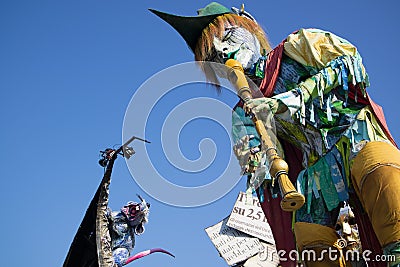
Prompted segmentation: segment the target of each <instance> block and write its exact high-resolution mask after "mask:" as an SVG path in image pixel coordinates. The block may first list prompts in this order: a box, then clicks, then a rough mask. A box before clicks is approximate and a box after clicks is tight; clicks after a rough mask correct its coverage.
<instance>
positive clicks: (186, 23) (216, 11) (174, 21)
mask: <svg viewBox="0 0 400 267" xmlns="http://www.w3.org/2000/svg"><path fill="white" fill-rule="evenodd" d="M149 10H150V11H151V12H153V13H154V14H156V15H157V16H159V17H160V18H162V19H163V20H165V21H166V22H167V23H168V24H169V25H171V26H172V27H173V28H174V29H175V30H176V31H177V32H178V33H179V34H180V35H181V36H182V37H183V39H184V40H185V41H186V43H187V45H188V46H189V47H190V49H191V50H192V51H194V50H195V48H196V44H197V40H198V39H199V37H200V36H201V33H202V31H203V30H204V28H206V27H207V26H208V24H210V23H211V22H212V21H213V20H214V19H215V18H216V17H218V16H221V15H223V14H227V13H233V12H232V11H231V10H230V9H229V8H226V7H224V6H223V5H221V4H219V3H216V2H212V3H210V4H208V5H207V6H206V7H204V8H201V9H199V10H197V16H194V17H184V16H177V15H172V14H168V13H164V12H161V11H158V10H154V9H149Z"/></svg>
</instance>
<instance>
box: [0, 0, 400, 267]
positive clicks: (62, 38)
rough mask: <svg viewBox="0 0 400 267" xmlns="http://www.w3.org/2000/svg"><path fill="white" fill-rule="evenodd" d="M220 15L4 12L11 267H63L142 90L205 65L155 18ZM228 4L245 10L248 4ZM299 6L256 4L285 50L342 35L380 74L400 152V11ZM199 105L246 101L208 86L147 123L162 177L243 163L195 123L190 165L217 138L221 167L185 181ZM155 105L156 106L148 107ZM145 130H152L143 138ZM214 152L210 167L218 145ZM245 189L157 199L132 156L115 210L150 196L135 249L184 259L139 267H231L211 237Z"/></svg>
mask: <svg viewBox="0 0 400 267" xmlns="http://www.w3.org/2000/svg"><path fill="white" fill-rule="evenodd" d="M208 3H209V2H208V1H192V2H189V1H174V2H167V1H152V0H149V1H133V0H130V1H127V0H120V1H105V0H96V1H94V0H81V1H77V0H71V1H50V0H47V1H45V0H37V1H24V0H15V1H1V2H0V36H1V41H0V94H1V99H2V104H1V105H0V112H1V116H0V120H1V127H2V129H3V130H2V131H1V133H0V136H1V140H2V145H1V147H2V149H3V152H2V153H1V156H0V157H1V160H0V162H1V166H2V175H1V176H2V182H3V184H2V187H1V188H2V193H1V194H0V203H1V210H2V212H3V214H2V220H1V227H0V229H1V230H0V233H1V236H2V242H1V245H0V246H1V249H0V255H1V258H2V265H4V266H61V265H62V263H63V261H64V259H65V256H66V254H67V252H68V249H69V246H70V244H71V242H72V239H73V237H74V235H75V233H76V231H77V229H78V226H79V224H80V223H81V220H82V218H83V215H84V213H85V211H86V208H87V207H88V204H89V202H90V200H91V199H92V197H93V194H94V193H95V190H96V188H97V186H98V184H99V182H100V179H101V177H102V173H103V170H102V168H101V167H100V166H99V165H98V164H97V161H98V159H99V157H98V154H99V151H100V150H102V149H104V148H106V147H109V146H111V147H112V146H114V145H118V144H121V143H122V137H121V136H122V132H123V130H122V129H123V123H124V117H125V113H126V110H127V108H128V107H129V103H130V102H131V99H132V97H134V94H135V92H137V90H138V88H141V86H142V85H143V83H145V82H146V81H147V80H148V79H149V78H151V77H152V76H153V75H155V74H157V73H159V72H160V71H162V70H164V69H166V68H168V67H170V66H174V65H176V64H180V63H184V62H188V61H191V60H192V58H193V57H192V54H191V52H190V50H189V49H188V48H187V46H186V44H185V43H184V41H183V40H182V39H181V38H180V36H179V35H178V34H177V33H176V32H175V31H174V30H173V29H172V28H171V27H170V26H169V25H167V24H166V23H165V22H163V21H162V20H160V19H159V18H158V17H156V16H155V15H153V14H152V13H150V12H149V11H148V10H147V9H148V8H155V9H158V10H161V11H167V12H171V13H175V14H180V15H188V16H189V15H195V14H196V10H197V9H198V8H201V7H204V6H205V5H206V4H208ZM220 3H222V4H224V5H226V6H228V7H230V6H237V7H238V6H240V4H241V3H242V2H241V1H220ZM298 3H299V2H298V1H289V0H282V1H262V2H261V1H259V2H257V3H256V1H249V2H247V3H245V4H246V9H247V10H248V11H249V12H250V13H252V14H253V15H254V16H255V17H256V19H257V20H258V22H259V23H260V24H261V25H262V26H263V28H264V29H265V30H266V32H267V34H268V36H269V38H270V41H271V42H272V44H273V45H276V44H278V43H279V42H280V41H281V40H283V39H284V38H285V37H286V36H287V35H288V34H290V33H291V32H293V31H295V30H297V29H299V28H305V27H313V28H321V29H324V30H329V31H332V32H334V33H336V34H337V35H340V36H342V37H344V38H346V39H348V40H349V41H350V42H352V43H353V44H355V45H356V46H357V47H358V49H359V51H360V53H361V55H362V57H363V60H364V65H365V66H366V69H367V71H368V73H369V76H370V81H371V87H370V88H369V93H370V95H371V97H372V98H373V99H374V100H375V102H377V103H378V104H380V105H381V106H383V108H384V111H385V115H386V119H387V122H388V125H389V129H390V130H391V132H392V134H393V136H394V138H395V140H397V141H399V140H400V127H399V121H398V114H399V113H398V104H397V102H398V99H399V98H400V90H398V84H397V80H398V77H399V74H398V66H397V63H398V62H399V61H400V58H399V57H400V54H399V53H398V43H399V37H398V36H399V35H398V26H399V25H400V24H399V22H400V19H399V16H398V12H397V11H398V10H399V6H398V4H397V1H370V0H367V1H342V0H339V1H335V2H332V1H331V2H329V1H307V0H305V1H301V5H299V4H298ZM179 75H182V74H180V73H179V74H177V77H171V79H175V78H178V77H179ZM199 97H206V98H209V99H211V98H215V99H218V100H219V101H221V103H222V102H223V103H225V104H226V105H227V106H229V107H232V106H233V105H234V104H235V102H236V98H235V96H234V95H232V94H230V92H229V91H223V92H222V94H221V95H218V94H216V93H215V92H214V91H213V89H212V88H210V87H207V86H205V85H187V86H183V87H178V88H177V89H176V91H173V92H172V93H170V94H168V95H166V96H164V97H163V98H162V99H161V100H160V102H157V105H155V106H154V109H153V110H152V111H151V114H150V116H149V119H148V122H147V125H145V126H144V125H140V124H138V125H137V129H138V130H137V132H135V131H134V130H132V134H136V135H139V136H140V135H141V134H142V133H144V134H145V136H140V137H144V138H146V139H149V140H150V141H152V143H151V144H149V145H146V148H148V152H149V158H150V159H151V161H152V162H153V163H154V165H155V166H156V168H157V171H158V172H159V173H160V176H163V177H164V176H165V177H167V179H168V180H170V181H171V182H174V183H176V184H178V185H181V186H200V185H205V184H207V183H209V182H211V181H212V180H213V178H214V177H218V173H219V172H221V168H223V166H222V165H223V164H225V163H226V157H229V156H230V153H229V151H230V144H229V141H227V139H229V136H228V135H227V132H226V131H224V130H226V129H225V128H224V127H223V126H221V125H220V124H218V123H213V122H212V121H210V120H206V119H196V120H192V121H190V122H189V123H187V124H186V125H185V126H184V127H183V128H182V131H181V135H180V136H179V145H180V147H181V150H182V153H183V154H184V155H185V156H186V157H187V158H188V159H189V160H196V159H197V158H198V157H199V156H200V151H199V147H198V146H199V142H200V141H201V140H203V139H204V138H211V139H213V140H214V143H215V145H216V146H217V147H218V149H217V150H216V156H215V160H214V161H212V164H214V165H212V166H211V167H210V168H207V169H206V170H205V171H204V172H202V173H201V174H196V173H190V172H176V170H174V168H172V167H171V164H170V163H169V162H168V161H167V160H166V157H165V155H163V154H162V145H163V144H162V141H161V140H162V138H163V137H162V135H161V133H162V132H163V131H162V127H163V125H162V122H163V120H164V118H166V116H167V115H166V114H168V113H169V112H170V111H171V110H173V107H174V106H179V105H180V104H181V103H182V102H183V101H187V100H190V99H192V98H199ZM142 101H143V103H142V104H143V106H145V105H146V101H148V100H147V99H143V100H142ZM174 101H175V102H174ZM147 104H148V103H147ZM199 109H200V108H199ZM135 112H136V113H135V116H137V120H138V121H142V119H143V117H144V116H147V115H149V114H145V111H143V109H142V107H141V103H139V104H138V106H135ZM133 118H134V117H133ZM133 120H134V119H131V120H130V121H131V123H133V124H135V123H136V121H133ZM132 121H133V122H132ZM143 127H145V129H146V131H145V132H142V131H140V130H139V129H142V128H143ZM132 129H134V127H133V128H132ZM228 130H229V129H228ZM228 134H229V133H228ZM164 138H165V137H164ZM168 138H170V139H168ZM173 138H177V136H167V139H168V140H173ZM207 142H208V141H207ZM207 142H206V143H205V145H206V146H205V149H204V150H202V152H204V155H208V154H207V152H209V151H208V149H210V148H212V147H213V146H212V145H211V146H209V145H210V143H207ZM133 147H134V148H136V147H138V149H137V154H136V155H135V156H133V157H132V158H131V159H130V160H129V162H130V164H132V165H131V166H133V167H131V168H134V169H135V166H138V167H139V166H141V165H142V164H143V160H144V158H145V157H147V155H145V154H144V153H142V152H141V151H142V150H141V148H140V144H139V142H137V141H135V142H134V143H133ZM200 148H202V147H200ZM220 153H222V154H220ZM210 155H211V156H212V153H211V154H210ZM210 155H209V156H210ZM221 166H222V167H221ZM142 178H144V177H142ZM150 178H152V176H151V175H150V173H149V179H150ZM235 179H236V178H235ZM244 189H245V185H244V181H243V180H241V181H240V182H239V183H238V184H237V185H236V186H235V187H234V188H233V189H232V190H231V191H230V192H229V193H228V194H227V195H225V196H224V197H223V198H221V199H219V200H217V201H214V202H212V203H209V204H207V205H202V206H199V207H191V208H183V207H176V206H171V205H167V204H165V203H163V202H162V201H159V200H157V199H156V198H157V197H154V196H150V195H149V194H148V193H147V192H145V191H144V190H143V189H142V188H141V187H140V186H139V184H138V183H137V182H136V181H135V180H134V179H133V178H132V175H131V172H130V171H129V168H128V167H127V164H126V162H125V160H124V159H123V158H119V159H118V160H117V162H116V165H115V167H114V173H113V180H112V184H111V188H110V192H111V193H110V198H111V200H110V206H111V208H112V209H118V208H119V207H120V206H121V205H123V204H125V203H126V202H127V201H128V200H136V193H138V194H140V195H142V196H143V197H144V198H145V199H146V200H147V201H148V202H150V203H151V205H152V206H151V213H150V221H149V223H148V224H147V225H146V232H145V233H144V234H143V235H142V236H140V237H138V238H137V245H136V247H135V251H136V252H138V251H141V250H144V249H148V248H152V247H162V248H164V249H167V250H169V251H171V252H172V253H174V254H175V255H176V258H175V259H173V258H169V257H168V256H166V255H161V254H155V255H151V256H149V257H146V258H143V259H140V260H139V261H137V262H135V263H131V265H132V266H134V265H141V266H188V265H189V266H226V264H225V262H224V261H223V260H222V259H221V258H219V256H218V253H217V251H216V250H215V248H214V247H213V245H212V243H211V242H210V241H209V239H208V237H207V235H206V234H205V232H204V228H206V227H208V226H210V225H212V224H215V223H217V222H219V221H220V220H222V219H223V218H224V217H226V216H227V215H229V213H230V211H231V209H232V207H233V204H234V202H235V199H236V196H237V194H238V193H239V191H241V190H244ZM171 194H172V193H171ZM183 201H184V200H183Z"/></svg>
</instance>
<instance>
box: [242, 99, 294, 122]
mask: <svg viewBox="0 0 400 267" xmlns="http://www.w3.org/2000/svg"><path fill="white" fill-rule="evenodd" d="M244 110H245V112H246V113H249V114H254V115H255V116H256V118H257V119H258V120H261V121H263V123H264V125H270V123H271V120H272V117H273V116H274V115H275V114H279V113H283V112H285V111H286V110H287V107H286V105H285V104H283V102H282V101H281V100H279V99H275V98H267V97H263V98H256V99H251V100H249V101H247V102H246V103H245V105H244Z"/></svg>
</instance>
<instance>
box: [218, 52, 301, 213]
mask: <svg viewBox="0 0 400 267" xmlns="http://www.w3.org/2000/svg"><path fill="white" fill-rule="evenodd" d="M225 65H226V66H227V67H228V68H229V70H228V79H229V81H230V82H231V83H232V84H233V85H234V86H235V89H236V92H237V95H238V96H239V97H240V98H241V99H242V100H243V101H244V103H246V102H248V101H249V100H250V99H252V94H251V91H250V88H249V84H248V82H247V80H246V77H245V75H244V71H243V67H242V65H241V64H240V63H239V62H238V61H237V60H234V59H228V60H227V61H226V63H225ZM252 115H253V116H252V120H253V122H254V124H255V127H256V129H257V133H258V134H259V135H260V138H261V147H262V151H265V152H266V156H267V160H268V162H269V166H270V170H269V172H270V175H271V177H272V179H273V181H277V182H278V184H279V189H280V192H281V194H282V201H281V208H282V210H284V211H295V210H298V209H299V208H301V207H302V206H303V204H304V201H305V200H304V196H303V195H302V194H300V193H298V192H297V191H296V188H295V187H294V186H293V184H292V182H291V181H290V179H289V176H288V171H289V166H288V164H287V163H286V162H285V161H284V160H283V159H282V158H281V157H279V155H278V153H277V150H276V147H275V145H274V143H273V142H272V140H271V138H270V136H269V135H268V133H267V130H266V129H265V126H264V124H263V122H262V121H261V120H258V119H257V117H256V116H255V114H252Z"/></svg>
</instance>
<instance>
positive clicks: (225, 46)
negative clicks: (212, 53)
mask: <svg viewBox="0 0 400 267" xmlns="http://www.w3.org/2000/svg"><path fill="white" fill-rule="evenodd" d="M213 44H214V47H215V50H216V52H217V55H216V57H215V58H214V59H213V61H215V62H218V63H225V61H226V60H227V59H229V58H233V59H236V60H237V61H239V62H240V63H241V64H242V66H243V69H245V70H246V69H249V68H251V67H252V66H253V64H254V63H256V62H257V61H258V59H259V58H260V57H261V54H260V42H259V41H258V39H257V38H256V36H254V35H253V34H251V33H250V32H249V31H248V30H246V29H244V28H241V27H237V26H229V27H226V28H225V33H224V36H223V37H222V39H219V38H217V37H214V41H213Z"/></svg>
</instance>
